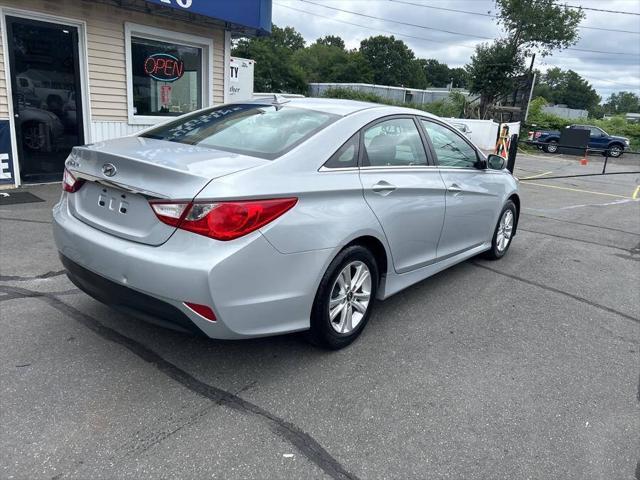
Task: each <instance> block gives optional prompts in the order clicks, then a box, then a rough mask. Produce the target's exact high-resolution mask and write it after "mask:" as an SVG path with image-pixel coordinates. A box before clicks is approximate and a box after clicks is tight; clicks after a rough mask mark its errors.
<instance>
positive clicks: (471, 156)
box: [421, 120, 478, 168]
mask: <svg viewBox="0 0 640 480" xmlns="http://www.w3.org/2000/svg"><path fill="white" fill-rule="evenodd" d="M421 122H422V125H423V126H424V128H425V130H426V131H427V135H429V138H430V139H431V143H432V144H433V148H434V150H435V151H436V157H437V161H438V165H441V166H445V167H459V168H470V167H473V166H474V165H475V163H476V161H477V160H478V157H477V154H476V150H475V149H474V148H473V147H472V146H471V145H469V144H468V143H467V142H465V141H464V140H463V139H462V138H461V137H460V135H458V134H457V133H456V132H454V131H453V130H451V129H449V128H447V127H445V126H443V125H440V124H438V123H434V122H430V121H428V120H421Z"/></svg>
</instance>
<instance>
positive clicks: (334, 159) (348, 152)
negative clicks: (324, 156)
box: [324, 133, 360, 168]
mask: <svg viewBox="0 0 640 480" xmlns="http://www.w3.org/2000/svg"><path fill="white" fill-rule="evenodd" d="M359 148H360V134H359V133H356V134H355V135H354V136H353V137H351V138H350V139H349V140H347V141H346V142H345V143H344V145H342V146H341V147H340V148H339V149H338V151H337V152H336V153H334V154H333V155H332V156H331V158H330V159H329V160H328V161H327V162H326V163H325V164H324V166H325V167H326V168H349V167H357V166H358V150H359Z"/></svg>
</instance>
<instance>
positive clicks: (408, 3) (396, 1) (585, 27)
mask: <svg viewBox="0 0 640 480" xmlns="http://www.w3.org/2000/svg"><path fill="white" fill-rule="evenodd" d="M388 1H389V2H393V3H402V4H403V5H413V6H414V7H422V8H430V9H432V10H442V11H445V12H455V13H466V14H467V15H477V16H480V17H489V18H498V17H497V15H493V14H491V13H482V12H473V11H470V10H459V9H457V8H447V7H436V6H434V5H424V4H422V3H414V2H407V1H404V0H388ZM578 28H582V29H585V30H600V31H603V32H617V33H631V34H634V35H640V32H636V31H633V30H620V29H617V28H601V27H588V26H586V25H579V27H578Z"/></svg>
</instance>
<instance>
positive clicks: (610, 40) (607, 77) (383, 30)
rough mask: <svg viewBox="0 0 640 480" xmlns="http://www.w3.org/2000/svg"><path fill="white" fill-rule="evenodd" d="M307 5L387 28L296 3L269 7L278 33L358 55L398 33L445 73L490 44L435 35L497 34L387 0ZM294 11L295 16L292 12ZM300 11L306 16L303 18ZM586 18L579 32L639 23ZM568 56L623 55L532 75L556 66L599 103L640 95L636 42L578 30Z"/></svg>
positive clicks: (280, 1) (628, 4)
mask: <svg viewBox="0 0 640 480" xmlns="http://www.w3.org/2000/svg"><path fill="white" fill-rule="evenodd" d="M312 1H313V2H314V3H318V4H321V5H325V6H327V7H332V8H338V9H342V10H350V11H353V12H358V13H361V14H365V15H369V16H372V17H380V18H383V19H385V20H376V19H372V18H366V17H362V16H359V15H354V14H350V13H345V12H339V11H336V10H332V9H328V8H324V7H323V6H321V5H314V4H310V3H306V2H302V1H300V0H274V2H273V22H274V23H275V24H276V25H278V26H291V27H294V28H295V29H296V30H298V31H299V32H300V33H301V34H302V35H303V36H304V38H305V40H306V41H307V42H313V41H314V40H315V39H317V38H319V37H322V36H324V35H339V36H340V37H342V38H343V39H344V41H345V43H346V45H347V47H348V48H357V47H358V46H359V45H360V41H362V40H363V39H365V38H367V37H370V36H372V35H390V34H391V33H388V32H396V33H397V35H396V37H397V38H399V39H401V40H403V41H404V42H405V43H406V44H407V45H409V47H410V48H411V49H412V50H413V51H414V52H415V54H416V56H417V57H420V58H435V59H437V60H438V61H440V62H444V63H446V64H448V65H449V66H450V67H459V66H463V65H465V64H467V63H468V62H469V59H470V56H471V54H472V53H473V49H474V47H475V45H476V44H478V43H481V42H483V41H489V40H483V38H474V37H468V36H462V35H455V34H452V33H445V32H442V31H438V30H449V31H451V32H460V33H464V34H467V35H474V36H477V37H487V38H497V37H499V36H500V34H501V30H500V27H499V25H497V22H496V20H495V19H494V18H491V17H486V16H478V15H469V14H465V13H457V12H451V11H445V10H437V9H432V8H424V7H420V6H416V5H407V4H401V3H397V2H393V1H389V0H312ZM407 1H409V2H411V3H415V4H420V3H424V2H423V1H422V0H407ZM568 3H570V4H571V5H581V6H583V7H591V8H600V9H607V10H620V11H628V12H635V13H640V2H638V1H637V0H610V1H607V2H602V1H598V0H571V1H570V2H568ZM425 5H432V6H437V7H442V8H450V9H457V10H467V11H473V12H478V13H485V14H486V13H489V12H490V13H495V4H494V2H493V1H492V0H440V1H438V2H436V3H434V2H429V3H428V4H427V3H425ZM294 8H295V9H297V10H293V9H294ZM301 10H302V11H305V12H310V13H302V12H301ZM585 13H586V18H585V20H584V21H583V22H582V26H583V27H594V28H607V29H616V30H628V31H633V32H640V16H638V15H621V14H614V13H605V12H596V11H588V10H585ZM325 17H329V18H325ZM390 20H396V21H399V22H404V23H411V24H415V25H421V26H425V27H432V28H434V29H437V30H431V29H428V28H418V27H415V26H409V25H402V24H398V23H393V22H391V21H390ZM342 22H347V23H351V24H347V23H342ZM352 24H359V25H361V26H356V25H352ZM399 34H404V35H406V36H401V35H399ZM411 37H420V38H411ZM573 48H576V49H582V50H596V51H604V52H618V53H625V54H626V55H615V54H613V53H595V52H587V51H577V50H564V51H562V52H557V53H554V54H553V55H552V56H549V57H546V58H539V57H538V58H536V67H537V68H539V69H541V70H543V71H544V70H546V69H548V68H550V67H554V66H558V67H561V68H563V69H569V68H570V69H572V70H575V71H576V72H578V73H579V74H580V75H581V76H582V77H584V78H585V79H587V81H589V83H591V85H593V87H594V88H595V89H596V90H597V91H598V94H599V95H600V96H602V97H603V99H606V98H607V97H608V96H609V95H610V94H611V93H613V92H615V91H620V90H631V91H634V92H636V93H638V94H640V35H639V34H629V33H621V32H609V31H601V30H591V29H584V28H582V29H580V40H579V41H578V43H577V44H576V45H574V47H573ZM629 54H631V55H629Z"/></svg>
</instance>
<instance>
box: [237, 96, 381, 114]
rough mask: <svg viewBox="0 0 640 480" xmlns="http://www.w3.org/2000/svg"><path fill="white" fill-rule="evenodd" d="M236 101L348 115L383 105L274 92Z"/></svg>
mask: <svg viewBox="0 0 640 480" xmlns="http://www.w3.org/2000/svg"><path fill="white" fill-rule="evenodd" d="M276 97H277V100H276ZM238 103H256V104H258V105H276V104H281V105H283V106H291V107H298V108H308V109H309V110H316V111H318V112H325V113H331V114H334V115H340V116H345V115H349V114H351V113H355V112H359V111H361V110H366V109H369V108H376V107H382V106H384V105H379V104H377V103H371V102H360V101H357V100H345V99H337V98H317V97H286V96H285V95H279V94H274V96H261V97H254V98H253V100H250V101H249V102H238Z"/></svg>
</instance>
